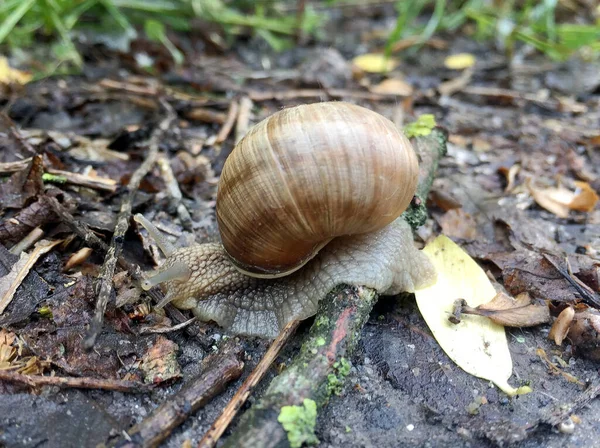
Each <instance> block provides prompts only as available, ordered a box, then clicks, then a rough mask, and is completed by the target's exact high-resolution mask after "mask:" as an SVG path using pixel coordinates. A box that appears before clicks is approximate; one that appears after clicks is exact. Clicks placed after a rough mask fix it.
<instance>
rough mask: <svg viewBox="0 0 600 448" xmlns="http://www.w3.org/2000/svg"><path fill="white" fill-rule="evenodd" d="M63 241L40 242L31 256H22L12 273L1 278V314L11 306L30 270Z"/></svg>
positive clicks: (23, 254)
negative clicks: (39, 259)
mask: <svg viewBox="0 0 600 448" xmlns="http://www.w3.org/2000/svg"><path fill="white" fill-rule="evenodd" d="M62 242H63V240H56V241H46V240H41V241H39V242H38V243H37V244H36V245H35V247H34V249H33V251H32V252H31V254H29V255H28V254H25V253H22V254H21V258H20V259H19V261H17V262H16V263H15V264H14V265H13V267H12V268H11V270H10V272H9V273H8V274H6V275H5V276H3V277H0V293H1V294H2V295H1V296H0V314H2V313H3V312H4V310H5V309H6V307H7V306H8V305H9V304H10V302H11V301H12V299H13V296H14V294H15V292H16V291H17V288H18V287H19V285H20V284H21V282H22V281H23V280H24V279H25V277H26V276H27V274H28V273H29V270H30V269H31V268H32V267H33V265H34V264H35V262H36V261H37V260H38V258H40V257H41V256H42V255H43V254H45V253H47V252H50V250H52V248H53V247H54V246H56V245H57V244H60V243H62Z"/></svg>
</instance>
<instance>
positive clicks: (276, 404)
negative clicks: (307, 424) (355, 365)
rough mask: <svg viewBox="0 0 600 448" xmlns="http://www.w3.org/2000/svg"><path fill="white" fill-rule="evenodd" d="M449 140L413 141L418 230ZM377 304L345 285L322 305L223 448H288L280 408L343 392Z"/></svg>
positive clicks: (371, 293)
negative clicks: (416, 164) (299, 346)
mask: <svg viewBox="0 0 600 448" xmlns="http://www.w3.org/2000/svg"><path fill="white" fill-rule="evenodd" d="M446 136H447V133H446V132H445V131H444V130H443V129H441V128H436V129H434V130H433V132H432V133H431V134H430V135H429V136H426V137H418V138H417V139H416V140H415V142H414V147H415V150H416V152H417V153H418V154H419V157H420V159H421V161H422V164H421V170H422V172H421V173H420V177H419V185H418V188H417V192H418V193H417V195H418V196H417V197H421V198H423V199H422V200H421V199H419V201H421V202H422V203H421V204H418V205H416V206H413V207H412V208H411V209H410V210H409V211H407V212H406V213H405V215H404V216H405V218H406V219H407V221H409V223H413V224H414V225H416V223H418V222H419V221H420V219H421V217H422V216H421V215H423V209H424V207H425V206H424V202H425V199H424V198H426V197H427V194H428V192H429V189H430V188H431V184H432V182H433V178H434V176H435V172H436V170H437V166H438V161H439V160H440V158H441V157H442V156H443V155H444V154H445V153H446ZM376 299H377V292H376V291H375V290H373V289H370V288H366V287H362V286H350V285H341V286H340V287H338V288H336V289H335V290H334V291H332V292H330V293H329V294H328V295H327V297H326V298H325V299H324V300H322V301H321V303H320V306H319V311H318V312H317V315H316V317H315V323H314V324H313V326H312V328H311V329H310V333H309V335H308V338H307V339H306V341H305V342H304V343H303V344H302V349H301V351H300V354H299V355H297V356H296V357H295V358H294V360H293V361H292V364H291V365H290V367H288V368H287V369H286V370H285V371H284V372H283V373H282V374H280V375H279V376H277V377H276V378H275V379H274V380H273V381H272V382H271V384H270V385H269V387H268V389H267V391H266V392H265V394H264V395H263V396H262V397H261V399H260V401H259V402H258V403H256V404H255V405H254V406H253V407H252V408H251V409H250V410H249V411H247V412H246V414H244V416H243V417H242V419H241V421H240V424H239V425H238V427H237V428H236V430H235V431H234V433H233V434H232V435H231V436H230V437H229V438H228V439H227V440H226V441H225V445H224V446H225V447H236V448H238V447H256V446H286V445H288V444H289V442H288V439H287V433H286V431H285V429H284V427H283V426H282V424H281V423H279V421H278V416H279V414H280V412H281V408H282V407H283V406H303V403H304V400H305V399H309V400H313V401H314V402H315V403H316V405H317V406H318V407H322V406H324V405H325V404H326V403H327V401H328V399H329V397H330V396H331V394H332V393H336V392H337V391H339V389H340V388H341V387H342V385H343V381H344V378H345V375H347V373H348V369H349V367H350V366H349V363H348V361H347V357H348V356H349V354H351V353H352V351H353V350H354V348H355V347H356V344H357V343H358V340H359V338H360V332H361V329H362V326H363V325H364V323H365V322H366V321H367V319H368V317H369V313H370V312H371V310H372V308H373V305H374V303H375V301H376ZM200 446H202V447H203V445H202V444H201V445H200ZM206 446H209V445H206Z"/></svg>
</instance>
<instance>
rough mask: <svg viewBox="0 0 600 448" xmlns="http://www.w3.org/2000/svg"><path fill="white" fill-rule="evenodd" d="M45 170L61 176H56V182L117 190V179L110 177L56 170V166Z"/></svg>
mask: <svg viewBox="0 0 600 448" xmlns="http://www.w3.org/2000/svg"><path fill="white" fill-rule="evenodd" d="M45 171H46V173H48V174H51V175H53V176H59V177H58V178H56V182H58V183H63V182H64V183H67V184H72V185H79V186H81V187H87V188H93V189H95V190H103V191H109V192H111V193H114V192H115V191H117V181H116V180H114V179H109V178H108V177H96V176H86V175H85V174H80V173H73V172H71V171H63V170H55V169H54V168H47V169H46V170H45Z"/></svg>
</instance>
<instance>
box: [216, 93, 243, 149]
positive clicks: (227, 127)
mask: <svg viewBox="0 0 600 448" xmlns="http://www.w3.org/2000/svg"><path fill="white" fill-rule="evenodd" d="M238 110H239V105H238V102H237V101H236V100H233V101H232V102H231V104H230V105H229V110H228V111H227V119H226V120H225V123H224V124H223V127H222V128H221V130H220V131H219V133H218V134H217V138H216V140H215V143H223V142H224V141H225V140H227V137H228V136H229V133H230V132H231V129H232V128H233V124H234V123H235V119H236V118H237V116H238Z"/></svg>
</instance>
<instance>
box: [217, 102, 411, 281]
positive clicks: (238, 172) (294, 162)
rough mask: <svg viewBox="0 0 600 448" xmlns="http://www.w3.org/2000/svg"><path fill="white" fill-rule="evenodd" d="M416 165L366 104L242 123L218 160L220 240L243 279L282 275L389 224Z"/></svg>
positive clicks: (304, 108) (297, 110)
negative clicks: (333, 244) (341, 240)
mask: <svg viewBox="0 0 600 448" xmlns="http://www.w3.org/2000/svg"><path fill="white" fill-rule="evenodd" d="M418 171H419V167H418V161H417V157H416V154H415V152H414V150H413V148H412V146H411V144H410V142H409V140H408V139H407V138H406V136H405V135H404V134H403V133H402V131H401V130H400V129H398V128H397V127H396V126H395V125H394V124H393V123H392V122H391V121H389V120H388V119H386V118H385V117H383V116H381V115H379V114H377V113H375V112H373V111H371V110H369V109H366V108H363V107H360V106H356V105H352V104H349V103H343V102H323V103H316V104H309V105H301V106H296V107H292V108H288V109H283V110H281V111H279V112H277V113H275V114H273V115H271V116H270V117H268V118H266V119H265V120H263V121H261V122H260V123H258V124H257V125H255V126H254V127H253V128H252V129H250V131H249V132H248V133H247V134H246V136H244V138H243V139H242V140H240V142H239V143H238V144H237V145H236V146H235V148H234V149H233V151H232V153H231V154H230V155H229V157H228V158H227V160H226V162H225V165H224V167H223V171H222V174H221V178H220V180H219V184H218V193H217V206H216V215H217V221H218V225H219V231H220V234H221V239H222V242H223V246H224V248H225V250H226V252H227V254H228V255H229V256H230V258H231V259H232V262H233V263H234V265H235V266H236V267H237V268H238V269H240V270H241V271H242V272H244V273H246V274H248V275H252V276H255V277H281V276H283V275H287V274H289V273H291V272H293V271H295V270H297V269H299V268H300V267H302V266H303V265H304V264H305V263H306V262H307V261H308V260H310V259H311V258H312V257H313V256H314V255H315V254H316V253H317V252H318V251H319V250H320V249H321V248H322V247H323V246H324V245H326V244H327V243H328V242H329V241H331V240H332V239H333V238H335V237H338V236H342V235H353V234H362V233H367V232H373V231H375V230H378V229H381V228H383V227H385V226H386V225H388V224H390V223H391V222H392V221H394V220H395V219H396V218H397V217H399V216H400V215H401V214H402V212H403V211H404V210H405V209H406V208H407V207H408V205H409V204H410V201H411V200H412V198H413V195H414V193H415V190H416V186H417V181H418Z"/></svg>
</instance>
